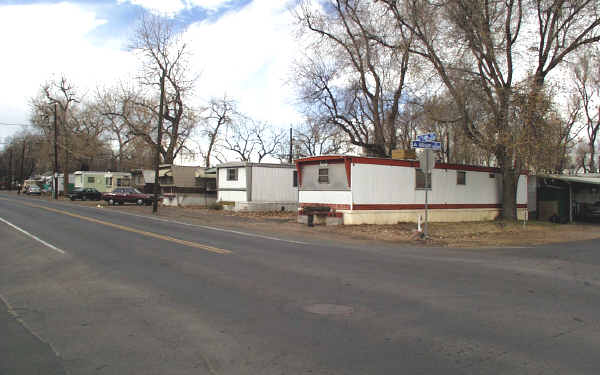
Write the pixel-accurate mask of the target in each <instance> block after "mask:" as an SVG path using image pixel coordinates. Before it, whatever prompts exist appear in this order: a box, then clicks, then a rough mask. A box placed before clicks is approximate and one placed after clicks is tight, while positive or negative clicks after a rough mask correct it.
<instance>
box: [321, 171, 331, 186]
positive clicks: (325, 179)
mask: <svg viewBox="0 0 600 375" xmlns="http://www.w3.org/2000/svg"><path fill="white" fill-rule="evenodd" d="M319 183H320V184H328V183H329V168H319Z"/></svg>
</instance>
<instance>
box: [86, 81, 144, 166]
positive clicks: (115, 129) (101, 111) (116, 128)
mask: <svg viewBox="0 0 600 375" xmlns="http://www.w3.org/2000/svg"><path fill="white" fill-rule="evenodd" d="M122 99H123V98H122V96H121V95H120V92H119V90H118V89H116V88H113V89H104V90H100V89H98V90H97V91H96V103H95V104H94V107H95V110H96V112H97V113H98V115H99V116H100V118H99V122H100V123H101V124H102V126H103V130H104V132H105V133H106V134H107V136H108V137H107V138H108V140H109V141H111V142H115V141H116V145H117V154H116V155H115V156H116V160H117V166H116V169H117V170H119V171H120V170H122V169H121V168H122V163H123V159H124V158H126V153H127V146H128V145H129V144H130V143H131V142H132V141H133V140H134V139H135V138H136V137H135V135H134V133H133V132H132V131H131V128H132V127H130V126H129V124H128V122H127V119H129V118H131V115H130V114H129V113H128V111H129V110H131V108H128V107H127V106H126V103H125V102H124V101H123V100H122ZM122 114H125V115H124V116H122Z"/></svg>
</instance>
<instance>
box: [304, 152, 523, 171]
mask: <svg viewBox="0 0 600 375" xmlns="http://www.w3.org/2000/svg"><path fill="white" fill-rule="evenodd" d="M322 161H327V162H328V163H332V164H333V163H348V162H350V163H353V164H375V165H393V166H399V167H419V162H418V161H415V160H396V159H387V158H374V157H365V156H313V157H309V158H304V159H298V160H296V165H297V167H298V168H299V167H300V165H301V164H307V165H308V164H318V163H320V162H322ZM435 169H451V170H458V171H473V172H488V173H500V168H494V167H483V166H478V165H466V164H450V163H436V165H435ZM521 174H527V171H521Z"/></svg>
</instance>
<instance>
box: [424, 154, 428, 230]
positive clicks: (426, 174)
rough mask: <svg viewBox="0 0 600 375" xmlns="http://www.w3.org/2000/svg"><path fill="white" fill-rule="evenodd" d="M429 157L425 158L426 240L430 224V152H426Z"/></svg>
mask: <svg viewBox="0 0 600 375" xmlns="http://www.w3.org/2000/svg"><path fill="white" fill-rule="evenodd" d="M425 153H426V154H427V156H426V157H425V226H424V227H423V234H424V236H425V238H427V236H428V234H429V232H428V222H429V217H428V213H429V207H428V206H429V194H428V193H429V173H428V172H429V150H428V149H427V150H425Z"/></svg>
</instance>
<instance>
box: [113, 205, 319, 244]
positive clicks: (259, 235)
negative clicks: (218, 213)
mask: <svg viewBox="0 0 600 375" xmlns="http://www.w3.org/2000/svg"><path fill="white" fill-rule="evenodd" d="M113 212H118V213H120V214H123V215H129V216H135V217H139V218H142V219H150V220H156V221H163V222H165V223H172V224H179V225H186V226H188V227H197V228H204V229H210V230H216V231H220V232H227V233H235V234H239V235H241V236H248V237H256V238H264V239H267V240H273V241H282V242H289V243H295V244H300V245H308V243H307V242H301V241H294V240H286V239H283V238H277V237H270V236H264V235H262V234H254V233H248V232H240V231H237V230H233V229H224V228H217V227H211V226H208V225H200V224H191V223H184V222H182V221H177V220H168V219H161V218H159V217H152V216H144V215H136V214H132V213H129V212H120V211H113Z"/></svg>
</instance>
